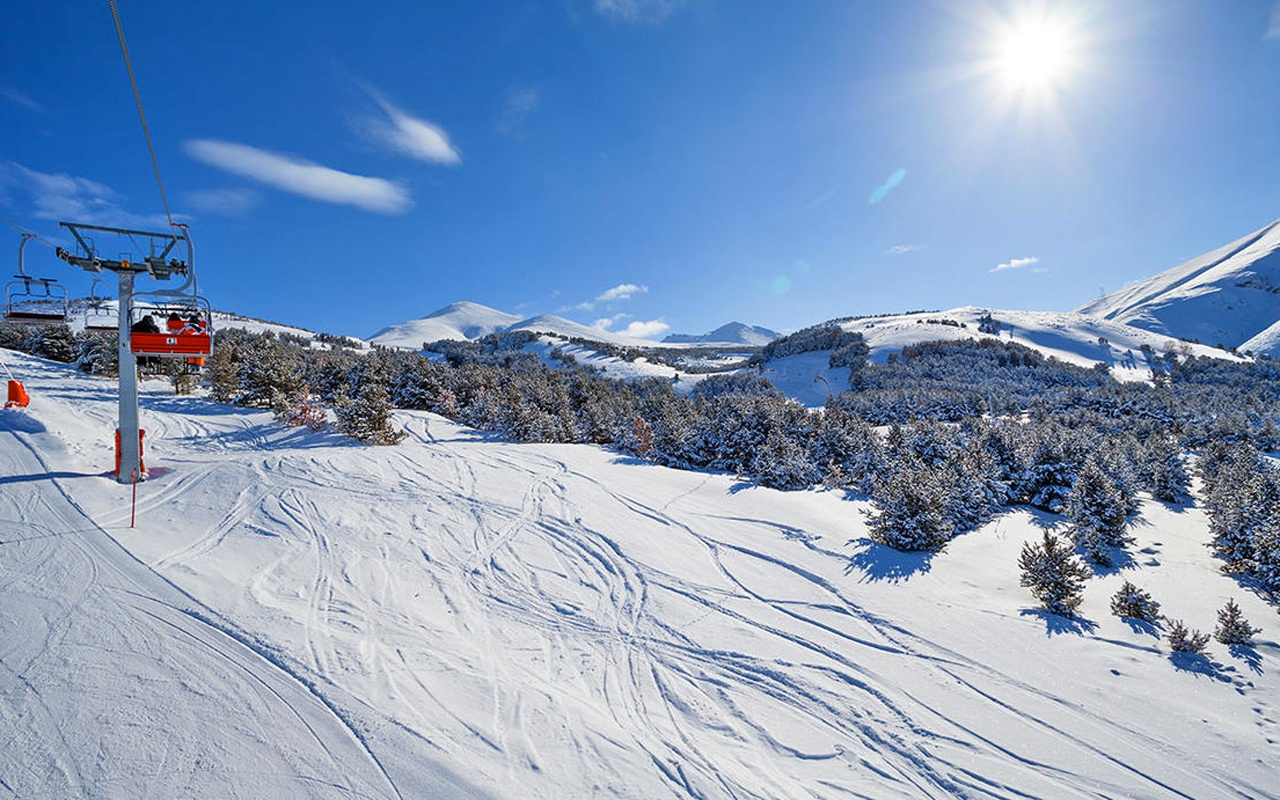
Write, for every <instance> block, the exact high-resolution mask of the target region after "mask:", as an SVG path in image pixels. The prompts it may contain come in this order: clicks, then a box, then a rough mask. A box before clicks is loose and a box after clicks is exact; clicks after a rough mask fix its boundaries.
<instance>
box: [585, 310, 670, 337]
mask: <svg viewBox="0 0 1280 800" xmlns="http://www.w3.org/2000/svg"><path fill="white" fill-rule="evenodd" d="M630 318H631V315H630V314H614V315H613V316H612V317H601V318H600V319H598V320H596V321H595V322H593V323H591V327H593V328H595V329H597V330H602V331H608V330H612V329H613V326H614V325H617V324H618V323H619V322H621V321H622V320H624V319H630ZM669 330H671V326H670V325H668V324H667V323H665V322H663V321H662V320H660V319H651V320H647V321H646V320H636V321H634V322H629V323H627V327H625V328H623V329H622V330H620V331H615V333H622V334H625V335H627V336H634V337H635V338H637V339H651V338H653V337H655V336H661V335H662V334H664V333H666V332H667V331H669Z"/></svg>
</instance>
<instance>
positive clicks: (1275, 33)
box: [1267, 3, 1280, 39]
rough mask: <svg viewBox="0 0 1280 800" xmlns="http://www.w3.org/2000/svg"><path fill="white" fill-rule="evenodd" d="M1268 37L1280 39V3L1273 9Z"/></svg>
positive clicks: (1268, 26)
mask: <svg viewBox="0 0 1280 800" xmlns="http://www.w3.org/2000/svg"><path fill="white" fill-rule="evenodd" d="M1267 38H1268V39H1280V3H1276V6H1275V8H1273V9H1271V22H1270V23H1269V24H1268V25H1267Z"/></svg>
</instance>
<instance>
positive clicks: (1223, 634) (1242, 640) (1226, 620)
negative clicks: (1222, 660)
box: [1213, 598, 1262, 647]
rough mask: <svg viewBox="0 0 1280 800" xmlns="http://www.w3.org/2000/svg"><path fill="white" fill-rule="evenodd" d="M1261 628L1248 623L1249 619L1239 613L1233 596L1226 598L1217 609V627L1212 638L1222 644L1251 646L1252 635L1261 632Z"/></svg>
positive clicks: (1238, 607)
mask: <svg viewBox="0 0 1280 800" xmlns="http://www.w3.org/2000/svg"><path fill="white" fill-rule="evenodd" d="M1261 632H1262V629H1261V628H1255V627H1253V626H1252V625H1250V624H1249V620H1247V619H1245V618H1244V615H1243V614H1242V613H1240V606H1238V605H1236V601H1235V598H1231V599H1229V600H1227V604H1226V605H1225V606H1223V607H1222V608H1220V609H1218V627H1217V628H1215V629H1214V631H1213V638H1215V639H1217V640H1218V641H1220V642H1222V643H1223V644H1241V645H1245V646H1246V647H1252V646H1253V635H1254V634H1255V633H1261Z"/></svg>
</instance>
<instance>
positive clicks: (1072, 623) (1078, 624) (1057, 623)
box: [1018, 608, 1098, 636]
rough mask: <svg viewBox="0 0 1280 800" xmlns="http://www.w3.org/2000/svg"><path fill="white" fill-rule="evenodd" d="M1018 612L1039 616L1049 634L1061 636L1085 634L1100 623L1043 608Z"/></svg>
mask: <svg viewBox="0 0 1280 800" xmlns="http://www.w3.org/2000/svg"><path fill="white" fill-rule="evenodd" d="M1018 613H1019V614H1021V615H1022V616H1024V617H1038V618H1039V619H1040V621H1041V622H1043V623H1044V632H1045V635H1047V636H1061V635H1063V634H1067V633H1074V634H1076V635H1077V636H1083V635H1084V634H1086V633H1093V632H1094V631H1096V630H1097V629H1098V623H1096V622H1094V621H1093V620H1091V619H1085V618H1084V617H1064V616H1062V615H1061V614H1051V613H1049V612H1048V611H1046V610H1044V609H1043V608H1024V609H1022V610H1021V611H1019V612H1018Z"/></svg>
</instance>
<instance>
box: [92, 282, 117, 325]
mask: <svg viewBox="0 0 1280 800" xmlns="http://www.w3.org/2000/svg"><path fill="white" fill-rule="evenodd" d="M101 282H102V279H101V278H94V279H93V286H92V288H91V289H90V290H89V299H88V302H87V303H86V305H85V308H84V329H85V331H86V332H88V333H115V332H116V330H117V328H118V323H117V320H116V310H115V308H113V307H112V306H111V305H109V301H110V298H107V297H99V296H98V284H99V283H101Z"/></svg>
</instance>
